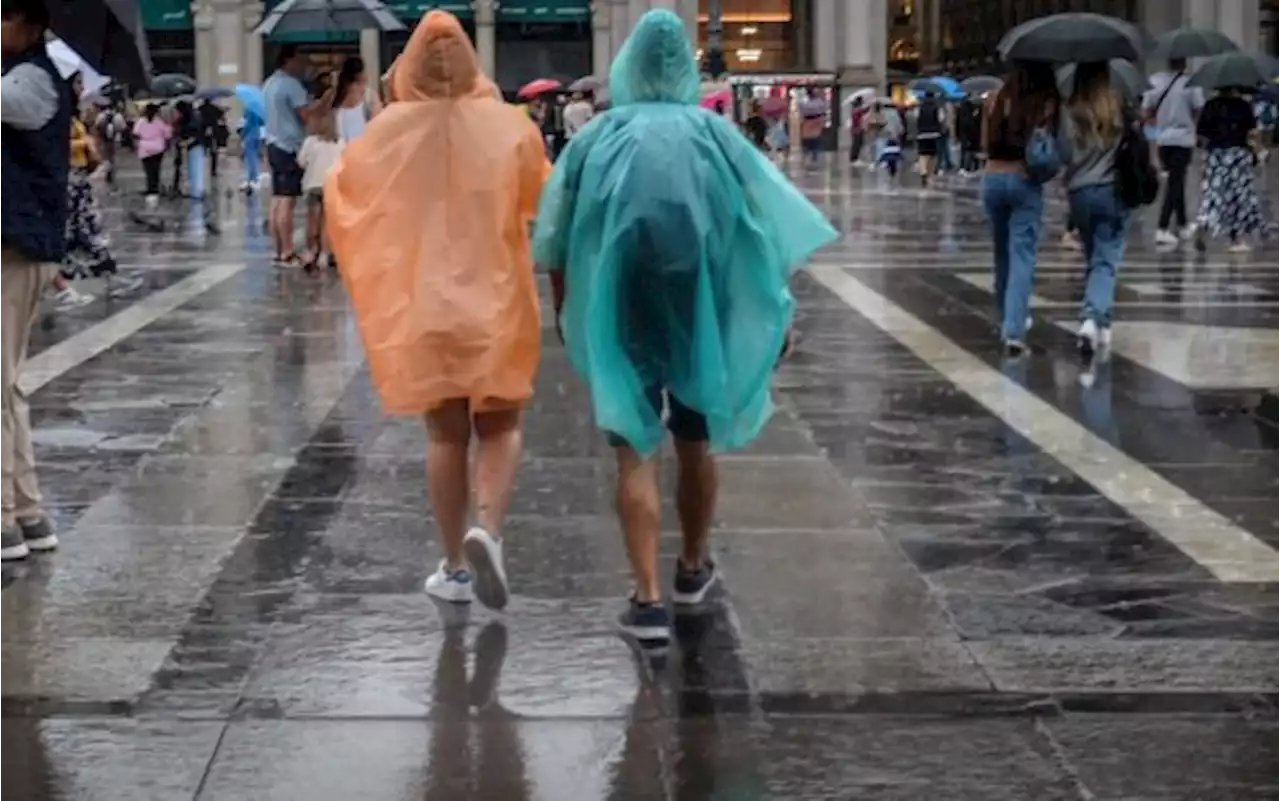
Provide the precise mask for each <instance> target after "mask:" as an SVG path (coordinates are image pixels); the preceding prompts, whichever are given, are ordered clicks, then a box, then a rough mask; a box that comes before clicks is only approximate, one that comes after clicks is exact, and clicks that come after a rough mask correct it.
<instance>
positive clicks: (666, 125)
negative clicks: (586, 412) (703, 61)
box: [534, 9, 836, 651]
mask: <svg viewBox="0 0 1280 801" xmlns="http://www.w3.org/2000/svg"><path fill="white" fill-rule="evenodd" d="M699 83H700V81H699V75H698V66H697V62H696V61H695V60H694V56H693V50H692V48H691V47H690V44H689V39H688V36H687V35H686V32H685V26H684V22H683V21H682V20H681V18H680V17H678V16H676V15H675V14H674V13H672V12H671V11H668V10H665V9H654V10H651V11H649V12H647V13H646V14H645V15H644V16H643V17H641V18H640V21H639V22H638V23H637V24H636V27H635V28H634V29H633V30H632V32H631V35H630V36H629V37H628V38H627V40H626V43H625V44H624V45H623V47H622V50H621V51H620V52H619V54H618V57H617V58H616V59H615V61H614V62H613V67H612V69H611V71H610V75H609V88H610V91H611V92H612V94H613V108H612V109H610V110H609V111H607V112H605V113H604V114H601V115H600V116H598V117H596V119H594V120H592V121H591V124H590V125H588V126H587V127H585V128H583V129H582V130H581V131H579V132H578V135H577V136H575V137H574V138H573V139H571V140H570V141H569V145H568V147H566V148H565V150H564V152H563V153H562V154H561V155H560V159H559V160H558V161H557V162H556V166H555V170H554V172H553V173H552V175H551V178H550V180H549V181H548V183H547V188H546V190H545V191H544V192H543V194H542V199H541V202H540V205H539V209H538V222H537V226H536V233H535V236H534V255H535V259H536V261H537V262H538V263H539V264H540V265H543V266H545V267H547V268H548V269H550V270H551V277H552V287H553V290H554V292H555V298H554V300H555V308H556V315H557V318H560V316H561V312H562V311H563V325H562V326H561V331H562V332H563V338H564V341H565V345H566V347H567V348H568V351H569V357H570V359H571V360H572V362H573V365H574V367H575V368H577V370H578V371H579V372H580V373H581V374H582V375H583V377H584V378H585V379H586V381H587V384H588V385H589V387H590V390H591V399H592V405H593V406H594V409H595V416H596V422H597V424H598V425H599V426H600V428H601V429H603V430H604V431H605V432H607V434H608V439H609V442H610V444H611V445H612V446H613V447H614V448H615V451H616V456H617V463H618V477H617V482H618V483H617V490H616V497H617V507H618V515H619V517H620V522H621V526H622V530H623V535H624V539H625V541H626V547H627V552H628V556H629V558H630V561H631V568H632V572H633V574H634V579H635V586H634V593H633V594H632V595H631V599H630V603H629V605H628V607H627V609H626V611H625V612H624V613H623V615H622V617H621V618H620V623H621V627H622V632H623V633H624V635H627V636H628V637H629V638H630V639H631V640H633V641H635V642H638V643H639V644H640V645H641V646H642V647H643V648H645V649H646V650H649V649H652V651H661V650H662V649H663V648H664V647H665V645H666V643H667V642H668V640H669V637H670V630H669V624H670V620H669V617H668V614H667V610H666V607H664V606H663V604H662V602H661V591H660V590H659V587H658V570H657V559H658V537H659V534H660V532H661V530H662V526H661V519H660V510H661V503H660V501H659V496H658V477H657V465H656V461H655V457H656V456H657V453H658V449H659V447H660V446H661V444H662V441H663V439H664V438H665V432H664V417H663V410H664V407H665V408H666V409H667V410H668V413H667V415H666V419H665V428H666V429H667V430H669V431H670V432H671V434H672V435H673V437H674V438H675V451H676V456H677V458H678V460H679V463H680V470H679V479H678V489H677V491H676V495H677V498H678V499H679V502H678V503H677V508H678V510H679V516H680V525H681V531H682V533H683V548H682V552H681V555H680V557H679V559H678V561H677V563H676V570H675V591H674V593H673V596H672V597H673V600H674V601H675V602H676V603H677V604H680V605H696V604H698V603H700V602H701V601H702V600H703V599H704V598H705V597H706V595H707V593H708V591H709V590H710V588H711V587H712V586H713V585H714V584H715V582H716V580H717V574H716V569H715V563H714V562H713V561H712V560H711V558H710V554H709V549H708V537H709V534H710V528H711V521H712V518H713V516H714V512H715V498H716V464H715V461H714V460H713V458H712V456H711V454H712V452H713V451H720V450H726V449H731V448H741V447H743V446H745V445H746V444H748V443H749V442H751V440H752V439H754V438H755V436H756V435H757V434H758V433H759V432H760V430H761V428H763V427H764V424H765V423H766V422H767V421H768V419H769V416H770V414H771V413H772V409H773V404H772V401H771V399H770V397H769V380H770V377H771V376H772V373H773V369H774V366H775V364H776V362H777V360H778V358H779V354H780V353H781V352H782V350H783V346H784V340H785V337H786V331H787V327H788V324H789V323H790V320H791V313H792V310H793V307H794V301H793V299H792V297H791V293H790V292H789V291H788V288H787V280H788V277H789V276H790V274H791V272H792V271H793V270H795V269H796V268H797V267H799V266H801V265H802V264H803V263H804V261H805V260H806V259H808V257H809V255H810V254H811V253H813V251H814V250H816V249H818V248H819V247H821V246H822V245H825V244H827V243H828V242H831V241H832V240H834V239H835V238H836V232H835V230H834V229H832V227H831V225H830V224H829V223H828V222H827V219H826V217H825V216H823V214H822V212H820V211H819V210H818V209H817V208H815V207H814V206H813V205H812V204H811V203H810V202H809V201H808V200H806V199H805V198H804V196H803V195H802V194H801V193H800V192H799V190H797V189H796V188H795V186H794V185H793V184H792V183H791V182H790V181H788V180H787V179H786V177H784V176H783V175H782V173H780V172H779V171H778V170H777V168H775V167H774V166H773V165H772V164H771V163H770V162H769V160H768V158H767V157H766V156H765V155H764V154H763V153H761V152H760V151H759V150H758V149H756V148H755V146H753V145H752V144H751V142H750V141H749V140H748V139H747V138H746V137H744V136H743V135H742V134H741V133H740V132H739V131H738V130H737V129H736V128H735V127H734V126H733V123H731V122H729V121H728V120H726V119H725V118H724V117H722V116H720V115H718V114H714V113H712V112H709V111H706V110H704V109H700V108H698V106H697V104H698V97H699Z"/></svg>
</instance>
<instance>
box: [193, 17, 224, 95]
mask: <svg viewBox="0 0 1280 801" xmlns="http://www.w3.org/2000/svg"><path fill="white" fill-rule="evenodd" d="M191 27H192V28H193V29H194V31H193V33H194V34H195V48H196V52H195V61H196V74H195V75H194V76H192V77H194V78H195V79H196V83H197V84H199V85H200V86H208V85H209V84H211V83H213V82H214V78H215V76H217V74H218V54H217V50H216V45H215V42H214V40H215V36H214V32H213V27H214V12H213V7H212V4H211V2H210V0H197V2H194V3H192V4H191Z"/></svg>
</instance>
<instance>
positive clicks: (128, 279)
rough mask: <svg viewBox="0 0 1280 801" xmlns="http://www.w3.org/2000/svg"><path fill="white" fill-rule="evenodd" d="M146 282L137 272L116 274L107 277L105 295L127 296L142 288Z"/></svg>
mask: <svg viewBox="0 0 1280 801" xmlns="http://www.w3.org/2000/svg"><path fill="white" fill-rule="evenodd" d="M145 283H146V279H145V278H143V277H142V276H141V275H138V274H137V273H129V274H125V275H121V274H119V273H117V274H116V275H113V276H110V277H109V278H107V297H109V298H123V297H128V296H129V295H131V294H133V293H134V292H136V291H138V290H139V289H141V288H142V285H143V284H145Z"/></svg>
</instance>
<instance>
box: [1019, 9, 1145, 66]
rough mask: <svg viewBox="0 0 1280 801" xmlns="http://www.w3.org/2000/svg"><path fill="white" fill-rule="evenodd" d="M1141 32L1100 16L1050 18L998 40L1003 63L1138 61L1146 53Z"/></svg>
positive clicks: (1025, 26)
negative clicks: (1118, 59)
mask: <svg viewBox="0 0 1280 801" xmlns="http://www.w3.org/2000/svg"><path fill="white" fill-rule="evenodd" d="M1146 50H1147V48H1146V38H1145V36H1144V35H1143V33H1142V31H1140V30H1138V29H1137V28H1136V27H1134V26H1133V25H1131V24H1129V23H1128V22H1125V21H1124V20H1122V19H1116V18H1115V17H1108V16H1105V15H1103V14H1089V13H1072V14H1050V15H1049V16H1047V17H1038V18H1037V19H1033V20H1030V21H1028V22H1024V23H1022V24H1021V25H1019V26H1017V27H1016V28H1013V29H1012V30H1010V31H1009V32H1008V33H1006V34H1005V35H1004V36H1003V37H1001V39H1000V43H999V44H997V45H996V51H997V52H998V53H999V54H1000V58H1001V60H1003V61H1056V62H1062V63H1066V62H1070V61H1109V60H1110V59H1113V58H1123V59H1128V60H1129V61H1137V60H1138V59H1139V58H1141V57H1142V54H1143V53H1144V52H1146Z"/></svg>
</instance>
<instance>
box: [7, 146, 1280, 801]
mask: <svg viewBox="0 0 1280 801" xmlns="http://www.w3.org/2000/svg"><path fill="white" fill-rule="evenodd" d="M797 180H798V181H799V182H800V183H801V185H802V186H803V187H804V188H805V189H806V190H807V191H809V192H811V193H812V195H813V197H814V198H815V200H817V201H819V202H821V203H823V204H824V206H825V208H827V210H828V211H829V213H830V214H831V216H832V218H833V219H834V220H835V221H836V223H837V224H838V226H839V227H840V229H841V230H842V231H843V232H844V233H845V234H846V235H845V237H844V239H843V241H842V242H840V243H839V244H837V245H836V246H834V247H832V248H830V249H828V250H827V251H824V252H823V253H822V254H821V255H820V257H819V258H818V259H817V263H816V264H815V267H814V270H813V272H812V274H810V275H806V276H802V277H801V278H800V279H799V280H798V283H797V287H796V292H797V295H798V298H799V316H798V328H799V331H800V333H801V337H802V338H801V341H800V345H799V349H798V352H797V353H796V354H795V355H794V357H793V358H792V359H791V360H790V361H789V362H788V363H787V364H786V365H785V366H784V367H783V368H782V370H781V371H780V373H779V376H778V387H779V393H778V396H779V397H778V399H779V412H778V414H777V415H776V417H775V419H774V420H773V422H772V423H771V424H770V427H769V428H768V430H767V431H766V432H765V434H764V435H763V436H762V437H761V438H760V440H759V441H757V442H756V443H754V444H753V445H752V447H751V448H750V449H748V450H747V451H745V452H743V453H739V454H734V455H732V456H729V457H727V458H726V459H725V461H724V466H723V478H722V486H723V490H722V491H723V498H722V506H721V509H720V514H719V520H718V528H717V533H716V547H717V551H718V558H719V563H720V565H721V566H722V567H723V569H724V571H725V575H726V591H725V592H724V594H723V595H722V596H721V597H720V598H718V599H717V600H716V602H715V603H713V604H711V605H709V606H708V607H707V608H705V609H702V610H699V614H696V615H692V616H684V617H679V618H677V620H676V631H675V634H676V637H675V643H674V645H675V647H673V649H672V650H671V652H670V653H669V654H667V655H666V657H665V658H664V659H657V658H650V657H648V656H646V655H643V654H636V653H633V652H632V651H631V650H630V649H629V648H628V647H627V646H626V645H625V644H624V643H623V642H622V641H621V640H619V639H618V638H616V637H615V636H614V634H613V630H612V625H613V619H614V615H615V613H616V611H617V610H618V607H619V604H620V602H621V601H620V599H621V597H622V594H623V592H624V591H625V589H626V563H625V558H624V554H623V550H622V544H621V542H620V538H619V535H618V532H617V530H616V524H615V523H614V521H613V519H612V516H611V514H612V510H611V500H610V498H611V491H610V489H609V482H610V480H611V474H612V468H611V463H610V460H609V458H608V456H609V454H608V451H607V448H606V446H605V445H604V443H603V440H602V439H601V438H600V437H599V436H598V435H597V433H596V432H595V431H594V430H593V427H592V424H591V421H590V419H589V412H588V408H589V407H588V404H587V399H586V396H585V393H584V391H583V388H582V386H581V384H580V383H579V382H578V380H577V379H576V378H575V377H574V375H573V373H572V370H571V368H570V367H569V365H568V362H567V359H566V357H565V354H564V352H563V350H562V349H560V348H559V347H558V345H557V344H556V343H555V337H554V336H547V337H546V338H545V341H546V343H547V346H546V353H545V356H544V360H543V367H542V370H541V373H540V375H539V378H538V386H537V394H536V396H535V399H534V401H533V402H532V404H531V408H530V410H529V414H528V418H527V420H528V423H527V426H528V427H527V433H526V446H527V454H526V459H525V464H524V466H523V472H522V474H521V476H520V479H519V483H518V487H517V490H516V493H515V498H514V500H513V503H512V517H511V521H510V524H509V528H508V531H507V532H506V537H507V542H508V546H507V554H508V559H509V560H510V561H509V564H510V567H511V571H512V591H513V598H512V601H511V605H510V607H509V608H508V610H507V612H506V614H504V615H502V616H496V615H492V614H490V613H488V612H487V611H485V610H483V609H480V608H477V609H474V610H472V611H471V612H470V614H469V615H465V616H462V617H458V616H457V615H454V614H442V613H441V611H440V610H438V609H437V608H436V607H435V606H433V605H432V603H431V602H430V601H429V600H428V599H427V598H426V597H425V596H424V595H423V594H422V593H421V591H420V584H421V581H422V578H423V575H424V573H425V571H426V569H427V566H428V565H429V564H433V563H434V560H435V559H436V558H438V555H436V554H435V551H436V547H437V546H436V545H435V543H434V534H433V531H432V522H431V519H430V517H429V515H428V514H427V513H426V506H425V498H424V490H423V486H424V479H425V467H424V465H423V460H422V454H423V445H424V441H423V433H422V431H421V429H420V427H419V425H418V424H417V423H415V422H414V421H408V420H398V419H386V418H383V417H382V416H381V414H380V413H379V411H378V408H377V403H376V399H375V396H374V393H373V391H372V388H371V387H370V385H369V380H368V376H367V374H366V373H365V371H364V369H363V356H362V352H361V349H360V345H359V341H358V336H357V333H356V331H355V329H354V327H353V325H352V320H351V317H350V314H349V311H348V309H347V307H346V302H345V299H344V295H343V291H342V288H341V286H340V283H339V282H338V281H337V280H336V279H334V278H333V277H331V276H330V277H325V278H319V279H316V278H310V277H307V276H304V275H302V274H300V273H282V272H280V271H278V270H276V269H274V268H272V267H271V266H270V265H269V264H268V263H267V262H266V243H265V242H264V240H263V238H262V237H261V232H260V227H259V226H258V224H257V222H256V220H258V219H260V217H259V216H258V215H260V214H261V209H260V208H259V207H258V206H257V205H256V201H253V202H252V203H251V204H249V205H248V206H246V203H245V201H244V200H243V199H241V198H220V199H219V201H218V204H217V208H216V209H198V208H197V209H193V210H186V209H184V210H182V211H178V212H175V213H174V215H173V224H172V225H171V226H170V228H169V230H167V231H166V232H164V233H159V234H157V233H150V232H143V231H141V230H137V229H123V228H122V229H121V233H119V234H118V235H117V236H116V246H117V249H118V250H119V251H120V252H121V254H122V255H123V258H122V259H121V260H122V261H123V262H124V263H126V264H136V265H138V266H139V267H140V268H142V269H144V270H145V272H144V275H145V277H146V279H147V281H146V285H145V287H144V289H143V290H142V291H141V292H140V293H139V295H138V296H136V297H135V298H133V299H132V301H131V302H123V303H122V302H112V304H110V305H108V304H107V303H106V302H105V301H102V302H99V303H97V304H94V305H91V306H87V307H85V308H83V309H80V310H76V311H75V312H71V313H59V314H51V315H49V316H48V317H46V318H45V319H44V320H43V321H42V323H41V326H40V330H39V331H38V332H37V344H36V348H35V350H36V352H37V355H36V356H35V358H34V360H33V368H34V372H35V373H36V374H37V376H38V379H37V378H33V379H32V380H33V381H35V382H36V383H35V384H33V388H34V389H35V391H34V393H33V395H32V404H33V415H34V418H35V425H36V427H37V432H36V436H37V443H38V448H39V457H40V460H41V463H40V470H41V479H42V480H43V482H44V490H45V493H46V495H47V496H48V498H49V500H50V503H51V510H52V512H53V515H54V517H55V519H56V520H57V522H58V524H59V525H60V527H61V529H62V530H63V531H64V532H65V535H64V537H63V540H64V546H63V548H62V550H61V552H59V553H58V554H57V555H54V556H52V557H47V558H41V559H39V560H31V561H29V562H27V563H24V564H21V565H17V566H14V567H10V566H6V567H5V569H4V581H5V589H4V591H3V593H2V594H0V603H2V614H3V618H2V621H3V633H2V636H3V712H4V720H3V761H4V767H5V771H4V775H3V790H4V791H5V792H11V793H13V794H14V796H13V797H14V798H32V799H73V798H75V799H78V798H94V799H117V798H119V799H131V800H132V799H139V798H147V799H191V798H196V797H198V798H200V799H224V798H225V799H306V800H307V801H322V800H323V799H344V800H345V799H352V798H369V799H421V798H428V799H484V800H485V801H506V800H507V799H513V800H515V799H556V800H559V799H566V798H572V799H584V801H586V800H588V799H650V798H654V799H667V798H678V799H708V800H711V799H715V801H730V800H732V801H738V800H739V799H831V798H857V799H924V798H937V799H982V801H996V800H998V799H1143V800H1146V801H1155V799H1161V801H1172V799H1188V800H1189V799H1209V798H1212V799H1219V798H1222V799H1227V798H1230V799H1262V798H1275V797H1276V795H1277V787H1276V780H1275V775H1274V774H1272V773H1271V772H1270V767H1271V766H1272V765H1273V764H1274V763H1275V760H1276V714H1277V711H1276V662H1277V659H1276V657H1277V651H1276V631H1277V618H1276V603H1277V596H1276V581H1275V573H1274V570H1275V564H1276V554H1275V550H1274V549H1275V546H1276V544H1277V527H1276V512H1275V510H1276V505H1277V482H1276V475H1277V464H1276V436H1275V418H1274V400H1272V401H1271V405H1270V408H1271V410H1272V411H1271V412H1270V414H1268V413H1267V411H1266V407H1267V403H1266V402H1265V401H1264V398H1265V397H1266V393H1267V392H1268V391H1270V390H1274V389H1275V387H1276V383H1277V382H1276V374H1275V369H1276V368H1275V365H1276V363H1277V353H1276V350H1277V344H1276V343H1277V335H1276V326H1277V317H1276V315H1277V308H1276V307H1277V276H1276V272H1275V264H1276V259H1277V254H1276V250H1275V245H1274V243H1271V244H1268V245H1266V246H1265V247H1263V248H1260V249H1259V250H1257V251H1255V252H1254V253H1253V254H1252V255H1250V256H1247V257H1240V256H1228V255H1227V254H1225V253H1218V252H1214V251H1211V252H1210V253H1209V254H1207V255H1196V254H1194V253H1184V252H1181V251H1174V252H1170V253H1158V252H1156V251H1154V250H1153V249H1152V248H1151V247H1150V245H1149V244H1146V243H1145V241H1144V238H1145V239H1149V234H1150V227H1149V226H1147V227H1146V229H1145V230H1144V228H1143V226H1136V228H1137V230H1136V231H1135V232H1134V235H1133V243H1132V247H1131V250H1130V253H1129V255H1128V257H1127V258H1126V261H1125V264H1124V267H1123V268H1122V271H1121V273H1122V274H1121V278H1120V281H1121V285H1120V290H1119V295H1118V306H1117V319H1118V320H1119V321H1120V322H1119V324H1118V326H1117V333H1116V346H1115V348H1114V354H1113V355H1112V356H1111V358H1110V359H1108V360H1106V361H1104V362H1100V363H1096V364H1092V365H1082V364H1081V363H1080V362H1079V360H1078V358H1077V357H1076V356H1075V355H1074V354H1073V353H1072V352H1071V348H1070V333H1069V331H1068V330H1067V329H1066V328H1064V325H1067V324H1069V323H1070V322H1071V320H1072V318H1073V317H1074V312H1075V309H1074V303H1075V299H1076V297H1077V295H1078V292H1079V287H1080V277H1081V276H1080V267H1079V256H1078V255H1077V254H1075V253H1074V252H1071V251H1068V250H1065V249H1063V248H1061V247H1060V246H1059V245H1058V243H1057V241H1056V238H1053V237H1056V235H1058V234H1060V233H1061V232H1060V230H1059V231H1054V230H1050V231H1048V232H1047V234H1046V236H1047V237H1049V238H1048V239H1047V240H1046V243H1045V246H1044V248H1043V251H1042V258H1041V263H1040V269H1039V277H1038V280H1037V287H1036V292H1037V296H1038V300H1037V302H1036V305H1035V309H1034V311H1035V317H1036V321H1035V322H1036V325H1035V327H1034V329H1033V332H1032V335H1031V342H1032V345H1033V348H1034V353H1033V355H1032V356H1031V357H1030V358H1029V359H1027V360H1024V361H1022V362H1019V363H1007V362H1003V361H1001V360H1000V358H999V351H998V349H997V347H996V343H995V331H994V328H993V327H992V325H991V323H990V319H989V317H990V311H989V310H990V308H991V306H992V301H991V298H990V285H989V281H988V279H987V275H988V269H989V267H988V263H989V258H990V257H989V247H988V244H987V242H986V240H985V237H984V234H983V228H982V219H981V215H980V209H979V207H978V205H977V203H976V200H975V195H974V191H973V184H972V183H971V182H970V183H961V182H957V185H956V186H953V187H944V188H941V189H931V190H918V189H906V188H893V189H890V188H887V187H885V186H883V185H882V184H880V183H879V181H878V180H877V179H876V178H875V177H874V176H866V175H863V174H860V173H856V174H854V175H853V176H852V177H851V176H849V175H847V174H845V173H844V172H843V170H842V169H836V170H824V171H818V172H814V173H810V174H798V175H797ZM123 204H124V202H123V201H121V200H119V199H115V200H112V201H110V203H109V210H110V214H111V215H112V217H113V219H119V218H120V217H121V216H122V214H123V212H122V206H123ZM210 212H214V213H213V214H212V215H211V214H210ZM209 216H212V217H213V218H215V219H217V220H218V224H219V225H220V227H221V229H222V231H223V233H222V234H221V235H219V236H214V235H211V234H209V232H208V231H207V229H205V227H204V226H203V225H202V224H200V222H201V220H203V219H204V218H205V217H209ZM122 225H123V224H122ZM1271 397H1272V399H1273V398H1274V396H1271ZM665 519H666V520H667V521H668V527H669V528H674V520H675V518H674V513H673V510H672V509H671V508H668V509H667V510H666V516H665ZM677 547H678V540H677V535H676V533H675V532H674V531H672V532H671V533H670V535H669V536H668V538H667V539H666V540H665V541H664V544H663V549H664V553H666V555H667V558H666V560H665V561H666V562H667V568H668V569H670V566H671V561H672V559H673V558H674V555H675V553H676V548H677ZM667 578H668V580H669V579H670V576H668V577H667Z"/></svg>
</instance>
